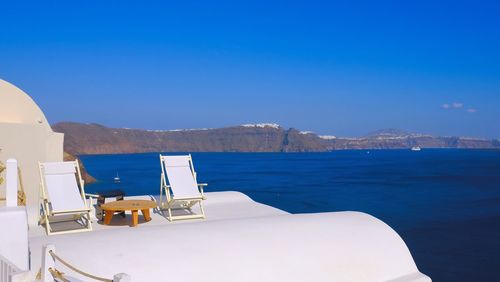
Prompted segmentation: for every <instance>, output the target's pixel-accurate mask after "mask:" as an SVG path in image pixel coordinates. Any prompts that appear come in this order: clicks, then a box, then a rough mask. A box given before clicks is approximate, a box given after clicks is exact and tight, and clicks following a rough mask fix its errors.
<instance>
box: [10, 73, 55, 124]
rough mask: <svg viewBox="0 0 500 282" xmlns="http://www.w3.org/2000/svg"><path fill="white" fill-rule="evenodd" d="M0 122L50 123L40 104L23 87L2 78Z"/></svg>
mask: <svg viewBox="0 0 500 282" xmlns="http://www.w3.org/2000/svg"><path fill="white" fill-rule="evenodd" d="M0 122H4V123H18V124H30V125H42V126H45V127H47V129H49V130H50V125H49V123H48V122H47V119H46V118H45V115H44V114H43V112H42V110H41V109H40V108H39V107H38V105H37V104H36V103H35V102H34V101H33V99H31V97H30V96H29V95H28V94H26V93H25V92H24V91H22V90H21V89H19V88H17V87H16V86H14V85H13V84H10V83H9V82H7V81H5V80H2V79H0Z"/></svg>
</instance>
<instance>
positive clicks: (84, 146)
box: [52, 122, 500, 155]
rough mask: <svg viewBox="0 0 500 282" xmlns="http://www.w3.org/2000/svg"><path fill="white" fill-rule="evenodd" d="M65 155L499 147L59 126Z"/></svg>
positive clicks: (276, 129)
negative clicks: (415, 147) (62, 134)
mask: <svg viewBox="0 0 500 282" xmlns="http://www.w3.org/2000/svg"><path fill="white" fill-rule="evenodd" d="M52 127H53V129H54V131H57V132H61V133H64V134H65V135H64V146H65V151H67V152H69V153H71V154H74V155H81V154H120V153H143V152H325V151H331V150H342V149H404V148H411V147H412V146H417V145H418V146H420V147H422V148H482V149H493V148H500V141H499V140H487V139H477V138H464V137H433V136H430V135H423V134H414V133H407V132H405V131H401V130H396V129H387V130H381V131H376V132H374V133H371V134H369V135H366V136H364V137H361V138H341V137H334V136H318V135H316V134H314V133H311V132H301V131H298V130H296V129H293V128H290V129H285V128H283V127H281V126H279V125H277V124H250V125H241V126H233V127H226V128H215V129H186V130H142V129H126V128H109V127H105V126H103V125H99V124H82V123H73V122H62V123H58V124H55V125H53V126H52Z"/></svg>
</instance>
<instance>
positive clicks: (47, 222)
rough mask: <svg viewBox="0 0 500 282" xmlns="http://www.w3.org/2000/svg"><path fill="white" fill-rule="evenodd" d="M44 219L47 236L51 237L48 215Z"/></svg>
mask: <svg viewBox="0 0 500 282" xmlns="http://www.w3.org/2000/svg"><path fill="white" fill-rule="evenodd" d="M44 218H45V230H46V231H47V235H50V234H51V233H52V231H51V227H50V223H49V217H48V216H47V214H44Z"/></svg>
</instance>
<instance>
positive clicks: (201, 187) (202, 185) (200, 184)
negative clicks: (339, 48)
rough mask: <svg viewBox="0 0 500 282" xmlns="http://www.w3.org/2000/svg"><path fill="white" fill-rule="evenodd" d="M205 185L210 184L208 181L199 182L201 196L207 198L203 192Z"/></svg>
mask: <svg viewBox="0 0 500 282" xmlns="http://www.w3.org/2000/svg"><path fill="white" fill-rule="evenodd" d="M205 186H208V184H207V183H198V188H199V189H200V193H201V197H202V198H203V200H206V198H205V194H204V192H203V187H205Z"/></svg>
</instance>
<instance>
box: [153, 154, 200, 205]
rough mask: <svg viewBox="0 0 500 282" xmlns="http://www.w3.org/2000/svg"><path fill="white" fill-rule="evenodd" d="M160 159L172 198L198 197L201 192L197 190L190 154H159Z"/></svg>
mask: <svg viewBox="0 0 500 282" xmlns="http://www.w3.org/2000/svg"><path fill="white" fill-rule="evenodd" d="M160 160H161V162H162V169H165V173H166V176H167V178H168V183H169V184H170V188H171V189H172V193H173V194H174V199H175V198H179V199H180V198H193V197H200V195H201V193H200V191H199V190H198V184H197V183H196V178H195V175H194V170H193V166H192V165H193V164H192V160H191V156H190V155H187V156H161V155H160Z"/></svg>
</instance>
